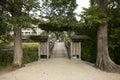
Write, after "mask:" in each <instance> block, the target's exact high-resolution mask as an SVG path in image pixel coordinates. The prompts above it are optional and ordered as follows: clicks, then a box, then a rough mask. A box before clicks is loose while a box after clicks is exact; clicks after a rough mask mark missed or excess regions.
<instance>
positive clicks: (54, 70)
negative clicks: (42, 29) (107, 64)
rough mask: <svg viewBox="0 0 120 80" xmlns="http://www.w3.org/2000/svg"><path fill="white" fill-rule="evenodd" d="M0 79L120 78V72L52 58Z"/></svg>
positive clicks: (98, 79) (72, 79)
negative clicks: (101, 69) (109, 71)
mask: <svg viewBox="0 0 120 80" xmlns="http://www.w3.org/2000/svg"><path fill="white" fill-rule="evenodd" d="M61 47H62V46H61ZM59 49H60V48H58V51H59ZM56 53H57V51H56ZM0 80H120V74H115V73H107V72H103V71H100V70H98V69H96V68H94V67H93V66H91V65H88V64H87V63H85V62H83V61H80V60H73V59H72V60H70V59H68V58H51V59H47V60H39V61H37V62H33V63H30V64H27V65H26V67H23V68H21V69H18V70H16V71H13V72H9V73H7V74H4V75H1V76H0Z"/></svg>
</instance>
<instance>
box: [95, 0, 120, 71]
mask: <svg viewBox="0 0 120 80" xmlns="http://www.w3.org/2000/svg"><path fill="white" fill-rule="evenodd" d="M97 3H98V8H99V9H100V11H101V12H102V13H103V14H104V15H102V16H100V18H102V19H104V18H107V17H108V14H107V10H108V0H98V1H97ZM97 46H98V53H97V61H96V66H97V67H98V68H100V69H102V70H105V71H115V70H117V69H120V67H119V66H118V65H116V64H115V63H114V62H113V61H112V60H111V58H110V56H109V52H108V22H107V21H105V22H102V23H100V24H99V26H98V32H97Z"/></svg>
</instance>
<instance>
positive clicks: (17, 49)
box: [13, 28, 23, 66]
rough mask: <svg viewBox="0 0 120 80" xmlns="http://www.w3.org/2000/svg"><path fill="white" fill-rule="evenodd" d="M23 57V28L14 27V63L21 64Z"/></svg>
mask: <svg viewBox="0 0 120 80" xmlns="http://www.w3.org/2000/svg"><path fill="white" fill-rule="evenodd" d="M22 57H23V51H22V39H21V29H20V28H15V29H14V61H13V63H14V64H16V65H19V66H21V64H22Z"/></svg>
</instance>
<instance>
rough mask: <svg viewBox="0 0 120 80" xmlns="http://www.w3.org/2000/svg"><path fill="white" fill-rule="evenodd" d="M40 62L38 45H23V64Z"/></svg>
mask: <svg viewBox="0 0 120 80" xmlns="http://www.w3.org/2000/svg"><path fill="white" fill-rule="evenodd" d="M36 60H38V44H37V43H24V44H23V64H26V63H30V62H33V61H36Z"/></svg>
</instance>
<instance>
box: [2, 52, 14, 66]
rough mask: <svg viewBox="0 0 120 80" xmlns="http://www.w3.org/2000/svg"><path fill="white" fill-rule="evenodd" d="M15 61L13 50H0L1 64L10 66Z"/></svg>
mask: <svg viewBox="0 0 120 80" xmlns="http://www.w3.org/2000/svg"><path fill="white" fill-rule="evenodd" d="M12 61H13V51H5V50H0V66H9V65H11V64H12Z"/></svg>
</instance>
